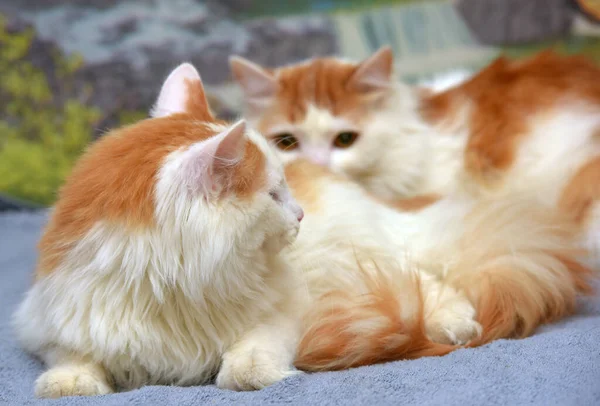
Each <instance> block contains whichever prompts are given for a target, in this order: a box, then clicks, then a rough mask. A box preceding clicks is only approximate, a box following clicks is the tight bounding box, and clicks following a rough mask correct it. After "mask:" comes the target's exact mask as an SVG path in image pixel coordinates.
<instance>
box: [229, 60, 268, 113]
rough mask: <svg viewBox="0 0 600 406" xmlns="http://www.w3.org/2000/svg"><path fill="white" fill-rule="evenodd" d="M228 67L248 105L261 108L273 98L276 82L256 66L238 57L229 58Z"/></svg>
mask: <svg viewBox="0 0 600 406" xmlns="http://www.w3.org/2000/svg"><path fill="white" fill-rule="evenodd" d="M229 66H230V67H231V72H232V73H233V77H234V78H235V80H236V81H237V82H238V83H239V85H240V86H241V88H242V90H243V92H244V96H245V98H246V102H247V103H248V105H250V106H254V107H262V106H264V105H265V104H266V103H268V102H269V101H270V100H271V99H272V98H273V97H274V96H275V93H276V92H277V80H276V79H275V77H273V75H272V74H270V73H269V72H267V71H266V70H264V69H263V68H261V67H260V66H258V65H257V64H255V63H252V62H250V61H248V60H246V59H244V58H242V57H240V56H232V57H230V58H229Z"/></svg>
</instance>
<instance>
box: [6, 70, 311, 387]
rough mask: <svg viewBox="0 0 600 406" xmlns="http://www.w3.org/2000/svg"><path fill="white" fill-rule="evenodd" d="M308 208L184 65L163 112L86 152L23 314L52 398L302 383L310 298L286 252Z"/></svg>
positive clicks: (162, 98) (253, 136) (25, 334)
mask: <svg viewBox="0 0 600 406" xmlns="http://www.w3.org/2000/svg"><path fill="white" fill-rule="evenodd" d="M302 216H303V214H302V210H301V208H300V207H299V206H298V204H297V203H296V202H295V200H294V199H293V198H292V197H291V195H290V193H289V191H288V188H287V185H286V182H285V179H284V174H283V167H282V165H281V163H280V161H279V160H278V159H277V158H276V156H275V155H274V154H273V152H272V151H271V150H270V148H269V147H268V145H267V143H266V142H265V140H264V138H263V137H261V136H259V135H258V134H257V133H255V132H253V131H248V130H246V127H245V124H244V122H238V123H236V124H234V125H228V124H226V123H223V122H219V121H217V120H215V119H214V118H213V116H212V115H211V113H210V111H209V108H208V106H207V103H206V99H205V97H204V92H203V88H202V84H201V80H200V76H199V75H198V73H197V71H196V70H195V69H194V67H192V66H191V65H189V64H182V65H181V66H179V67H178V68H177V69H175V70H174V71H173V72H172V73H171V75H170V76H169V77H168V78H167V79H166V81H165V83H164V84H163V86H162V89H161V92H160V95H159V97H158V100H157V103H156V105H155V107H154V109H153V111H152V118H150V119H147V120H144V121H141V122H139V123H137V124H134V125H132V126H129V127H125V128H122V129H119V130H116V131H113V132H112V133H110V134H108V135H106V136H104V137H102V138H101V139H100V140H99V141H98V142H96V143H95V144H94V145H92V146H91V148H90V149H89V150H88V151H87V152H86V153H85V154H84V155H83V157H82V158H81V159H80V161H79V162H78V164H77V165H76V167H75V168H74V170H73V172H72V174H71V176H70V177H69V179H68V180H67V182H66V184H65V186H64V187H63V188H62V190H61V192H60V197H59V200H58V203H57V204H56V207H55V208H54V210H53V213H52V215H51V218H50V221H49V224H48V226H47V228H46V230H45V232H44V234H43V236H42V239H41V242H40V245H39V265H38V268H37V271H36V276H35V282H34V283H33V286H32V287H31V289H30V290H29V292H28V293H27V294H26V296H25V299H24V301H23V302H22V303H21V305H20V307H19V308H18V310H17V312H16V314H15V316H14V324H15V327H16V332H17V336H18V339H19V341H20V342H21V344H22V345H23V347H24V348H25V349H26V350H28V351H30V352H31V353H33V354H36V355H37V356H39V357H40V358H41V359H42V360H43V361H44V362H45V364H46V365H47V366H48V367H49V369H48V370H47V371H46V372H44V373H43V374H42V375H41V376H40V377H39V378H38V379H37V381H36V385H35V393H36V395H37V396H39V397H45V398H56V397H60V396H69V395H96V394H107V393H111V392H113V391H114V390H116V389H117V388H122V389H131V388H137V387H140V386H142V385H147V384H175V385H196V384H203V383H206V382H208V381H210V380H211V379H212V378H213V377H215V375H216V383H217V385H218V386H219V387H221V388H229V389H235V390H251V389H259V388H262V387H264V386H267V385H270V384H272V383H274V382H277V381H278V380H280V379H282V378H284V377H286V376H289V375H292V374H295V373H297V371H295V370H294V369H293V367H292V361H293V358H294V354H295V350H296V343H297V340H298V339H299V334H300V331H299V320H300V314H299V311H300V309H302V308H303V305H302V300H303V299H302V298H303V293H304V289H303V286H302V285H301V284H299V283H300V281H299V280H298V279H297V278H296V274H295V273H294V272H290V269H289V268H288V267H287V266H286V265H285V263H284V262H282V260H281V259H280V257H279V254H278V253H279V251H280V250H281V249H282V248H283V247H284V246H286V245H288V244H290V243H291V242H292V241H293V240H294V239H295V237H296V235H297V233H298V229H299V220H300V219H301V218H302Z"/></svg>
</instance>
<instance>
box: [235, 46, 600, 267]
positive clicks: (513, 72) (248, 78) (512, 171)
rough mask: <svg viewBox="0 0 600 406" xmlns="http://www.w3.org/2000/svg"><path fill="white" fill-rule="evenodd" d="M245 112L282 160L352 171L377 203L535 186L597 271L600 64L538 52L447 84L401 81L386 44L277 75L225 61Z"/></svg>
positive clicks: (284, 69) (599, 261)
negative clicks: (364, 54)
mask: <svg viewBox="0 0 600 406" xmlns="http://www.w3.org/2000/svg"><path fill="white" fill-rule="evenodd" d="M231 68H232V71H233V74H234V77H235V78H236V80H237V81H238V83H239V84H240V86H241V87H242V89H243V93H244V97H245V106H246V109H245V110H246V117H247V118H248V119H249V121H250V122H251V123H252V125H253V126H254V127H255V128H256V129H258V130H259V131H260V132H261V133H263V134H264V135H265V136H266V137H267V138H268V139H270V140H272V141H273V143H274V145H276V146H277V147H278V151H279V154H280V156H281V157H282V158H283V159H284V160H286V161H289V160H293V159H296V158H298V157H303V158H306V159H309V160H311V161H313V162H315V163H317V164H320V165H324V166H326V167H328V168H330V169H331V170H332V171H334V172H336V173H339V174H344V175H347V176H349V177H350V178H351V179H353V180H354V181H356V182H358V183H360V184H361V185H363V186H364V187H365V188H366V189H367V190H369V191H370V192H372V193H373V194H375V195H377V196H379V197H381V198H383V199H398V198H409V197H414V196H423V195H425V196H430V197H431V196H434V197H435V196H439V195H447V194H451V193H454V192H457V191H462V192H465V191H466V192H468V193H470V194H471V195H473V196H476V197H481V196H485V197H495V196H501V195H506V194H509V193H515V192H517V193H518V192H520V191H527V192H529V191H533V192H534V193H536V194H537V195H538V197H539V198H540V199H542V200H544V201H546V202H548V203H550V204H552V205H554V206H557V207H559V208H561V209H562V210H563V211H564V213H565V214H567V215H568V216H570V217H571V219H572V220H574V221H575V222H577V223H578V224H579V225H580V228H581V231H582V237H581V238H582V240H583V243H584V246H585V247H586V248H587V249H589V250H590V251H591V254H592V255H595V258H593V257H592V258H591V259H590V263H593V264H595V265H596V266H600V80H599V79H598V78H600V68H598V67H597V66H595V65H594V64H593V63H592V62H590V61H588V60H586V59H585V58H584V57H580V56H571V57H565V56H559V55H556V54H554V53H552V52H544V53H541V54H539V55H537V56H534V57H532V58H530V59H526V60H523V61H511V60H508V59H507V58H504V57H501V58H499V59H497V60H496V61H494V62H493V63H492V64H490V65H489V66H488V67H486V68H485V69H483V70H482V71H480V72H478V73H476V74H474V75H472V76H470V77H469V76H468V75H465V74H464V73H463V74H461V75H457V76H456V77H455V78H454V79H453V81H454V83H451V84H448V83H445V84H444V85H443V86H440V88H438V86H433V88H424V87H422V86H417V87H414V86H409V85H406V84H404V83H402V82H401V81H398V80H397V79H396V76H395V75H394V60H393V55H392V53H391V51H390V49H389V48H387V47H385V48H382V49H380V50H379V51H377V52H376V53H375V54H373V55H372V56H370V57H369V58H367V59H366V60H364V61H362V62H356V63H355V62H349V61H346V60H343V59H340V58H334V57H328V58H316V59H312V60H308V61H305V62H302V63H298V64H293V65H289V66H283V67H279V68H274V69H270V68H262V67H260V66H258V65H256V64H254V63H252V62H250V61H247V60H244V59H242V58H239V57H233V58H232V59H231Z"/></svg>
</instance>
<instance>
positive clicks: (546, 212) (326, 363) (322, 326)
mask: <svg viewBox="0 0 600 406" xmlns="http://www.w3.org/2000/svg"><path fill="white" fill-rule="evenodd" d="M440 226H442V224H440ZM459 228H460V232H457V231H456V230H450V229H448V228H443V226H442V227H441V228H440V229H439V233H440V234H446V235H445V236H443V237H442V238H441V239H440V241H446V242H448V241H450V242H449V243H447V244H444V245H445V246H444V247H441V248H440V247H439V246H436V248H435V252H432V255H434V256H435V258H436V259H439V260H440V261H441V262H442V264H443V265H447V264H451V266H450V269H449V271H448V272H447V274H445V275H444V278H443V282H444V283H446V284H449V285H451V286H453V287H454V288H456V289H458V290H459V291H462V292H463V293H465V294H466V295H467V297H468V298H469V299H470V301H471V303H473V305H474V306H475V307H476V309H477V320H478V322H479V323H480V324H481V325H482V327H483V330H482V334H481V336H480V337H479V338H477V339H475V340H473V341H471V342H470V343H468V344H467V345H466V346H467V347H474V346H479V345H483V344H485V343H488V342H490V341H492V340H495V339H498V338H508V337H525V336H527V335H530V334H531V333H532V332H533V331H534V330H535V328H536V327H538V326H539V325H540V324H543V323H547V322H551V321H555V320H557V319H559V318H561V317H564V316H565V315H568V314H570V313H572V312H573V311H574V309H575V304H576V297H577V295H578V294H589V293H591V292H592V288H591V285H590V283H589V280H588V278H589V276H590V274H591V271H590V270H589V269H588V268H586V267H585V266H583V265H582V264H580V263H579V262H577V260H576V259H575V258H576V257H577V256H578V255H580V254H581V252H580V251H579V250H577V249H576V248H575V247H576V245H575V240H576V239H575V237H574V233H573V232H572V229H571V227H570V224H569V223H567V222H564V221H563V220H562V219H561V218H559V217H558V214H557V213H556V212H555V211H554V210H550V209H547V208H545V207H543V206H541V205H538V204H535V203H533V202H532V201H524V200H522V199H516V200H507V201H504V202H492V203H482V204H480V205H478V206H477V207H475V209H474V210H472V211H471V212H470V214H469V215H467V216H466V217H465V218H463V220H462V224H461V227H459ZM447 233H455V234H457V236H456V238H455V237H454V236H452V235H450V234H447ZM363 275H364V278H365V284H366V285H367V286H368V292H369V293H367V294H362V295H355V294H353V293H352V291H351V290H347V289H344V290H342V289H340V290H339V291H335V292H331V293H329V294H327V295H325V296H323V297H322V298H321V299H320V300H319V301H318V302H317V303H316V305H315V306H314V308H313V310H312V311H311V313H310V314H309V315H308V316H307V323H308V325H307V329H306V330H305V334H304V336H303V339H302V340H301V343H300V346H299V351H298V357H297V360H296V366H297V367H298V368H300V369H303V370H308V371H319V370H321V371H322V370H339V369H345V368H350V367H357V366H361V365H368V364H374V363H379V362H386V361H392V360H399V359H414V358H419V357H422V356H439V355H445V354H447V353H449V352H451V351H453V350H455V349H457V348H459V347H460V346H453V345H445V344H439V343H435V342H432V341H431V340H430V339H429V338H428V337H427V335H426V333H425V319H424V300H423V292H422V291H421V284H420V282H419V278H418V276H416V274H406V273H405V274H403V275H402V276H399V277H395V278H393V279H392V278H390V277H387V276H386V275H384V274H383V273H382V272H376V273H375V274H370V275H369V274H367V273H365V272H363Z"/></svg>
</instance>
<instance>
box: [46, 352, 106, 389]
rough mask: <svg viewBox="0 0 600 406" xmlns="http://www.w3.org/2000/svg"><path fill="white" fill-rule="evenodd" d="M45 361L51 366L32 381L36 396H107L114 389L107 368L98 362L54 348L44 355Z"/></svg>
mask: <svg viewBox="0 0 600 406" xmlns="http://www.w3.org/2000/svg"><path fill="white" fill-rule="evenodd" d="M44 360H45V361H46V364H48V365H49V366H50V369H49V370H47V371H46V372H44V373H43V374H42V375H40V377H39V378H38V379H37V380H36V382H35V395H36V396H37V397H39V398H60V397H62V396H93V395H106V394H108V393H113V392H114V389H113V387H112V385H111V382H110V378H109V376H108V374H107V372H106V370H105V369H104V367H103V366H102V365H100V364H98V363H95V362H93V361H90V360H87V359H85V358H83V357H79V356H77V355H74V354H70V355H66V354H65V353H64V352H62V351H57V350H52V351H50V352H49V353H48V354H46V356H45V357H44Z"/></svg>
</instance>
